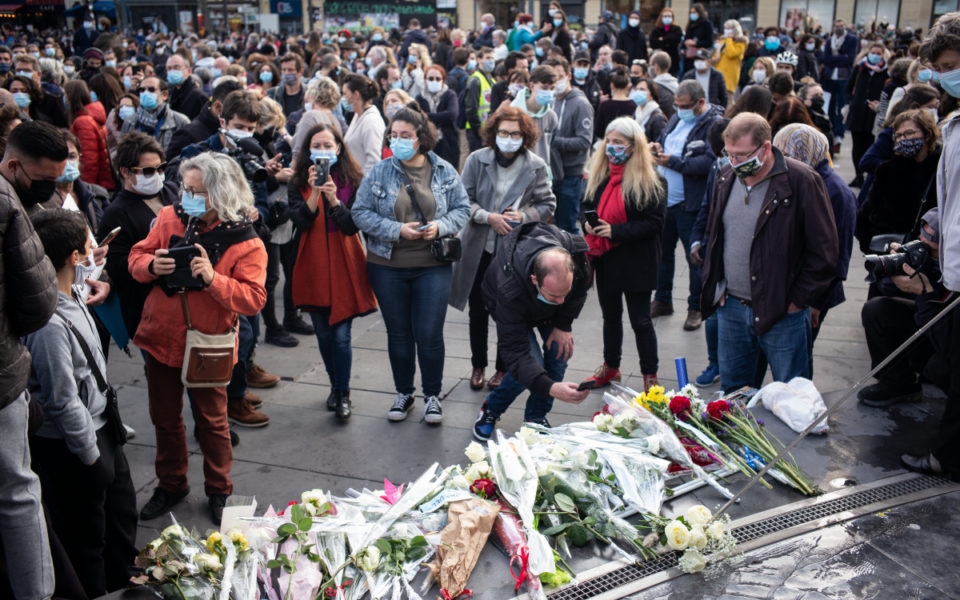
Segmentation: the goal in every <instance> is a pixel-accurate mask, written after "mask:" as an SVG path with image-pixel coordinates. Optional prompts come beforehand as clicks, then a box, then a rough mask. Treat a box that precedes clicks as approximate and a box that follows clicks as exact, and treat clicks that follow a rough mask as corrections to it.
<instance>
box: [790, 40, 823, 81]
mask: <svg viewBox="0 0 960 600" xmlns="http://www.w3.org/2000/svg"><path fill="white" fill-rule="evenodd" d="M795 52H796V55H797V71H796V73H795V74H794V77H795V78H796V80H797V81H801V80H802V79H803V78H804V77H809V78H811V79H813V80H814V81H816V82H819V81H820V55H821V51H820V38H818V37H817V36H815V35H811V34H809V33H807V34H804V35H803V36H801V37H800V41H799V42H797V49H796V51H795Z"/></svg>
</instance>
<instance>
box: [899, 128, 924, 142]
mask: <svg viewBox="0 0 960 600" xmlns="http://www.w3.org/2000/svg"><path fill="white" fill-rule="evenodd" d="M921 135H923V134H922V133H921V132H919V131H917V130H916V129H911V130H910V131H904V132H903V133H898V134H896V135H894V136H893V141H895V142H899V141H900V140H908V139H910V138H915V137H919V136H921Z"/></svg>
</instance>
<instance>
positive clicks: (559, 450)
mask: <svg viewBox="0 0 960 600" xmlns="http://www.w3.org/2000/svg"><path fill="white" fill-rule="evenodd" d="M547 454H549V455H550V456H551V457H553V459H554V460H558V461H561V460H563V459H565V458H566V457H567V456H568V455H569V454H570V453H569V452H567V449H566V448H564V447H563V446H557V445H553V446H550V449H549V450H547Z"/></svg>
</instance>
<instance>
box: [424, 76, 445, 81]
mask: <svg viewBox="0 0 960 600" xmlns="http://www.w3.org/2000/svg"><path fill="white" fill-rule="evenodd" d="M427 81H443V79H441V78H440V77H427Z"/></svg>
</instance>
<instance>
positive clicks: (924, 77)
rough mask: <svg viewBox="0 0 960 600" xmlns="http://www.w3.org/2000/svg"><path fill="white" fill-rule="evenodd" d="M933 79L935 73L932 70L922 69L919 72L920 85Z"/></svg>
mask: <svg viewBox="0 0 960 600" xmlns="http://www.w3.org/2000/svg"><path fill="white" fill-rule="evenodd" d="M931 79H933V71H932V70H930V69H920V70H919V71H917V81H919V82H920V83H927V82H928V81H930V80H931Z"/></svg>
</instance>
